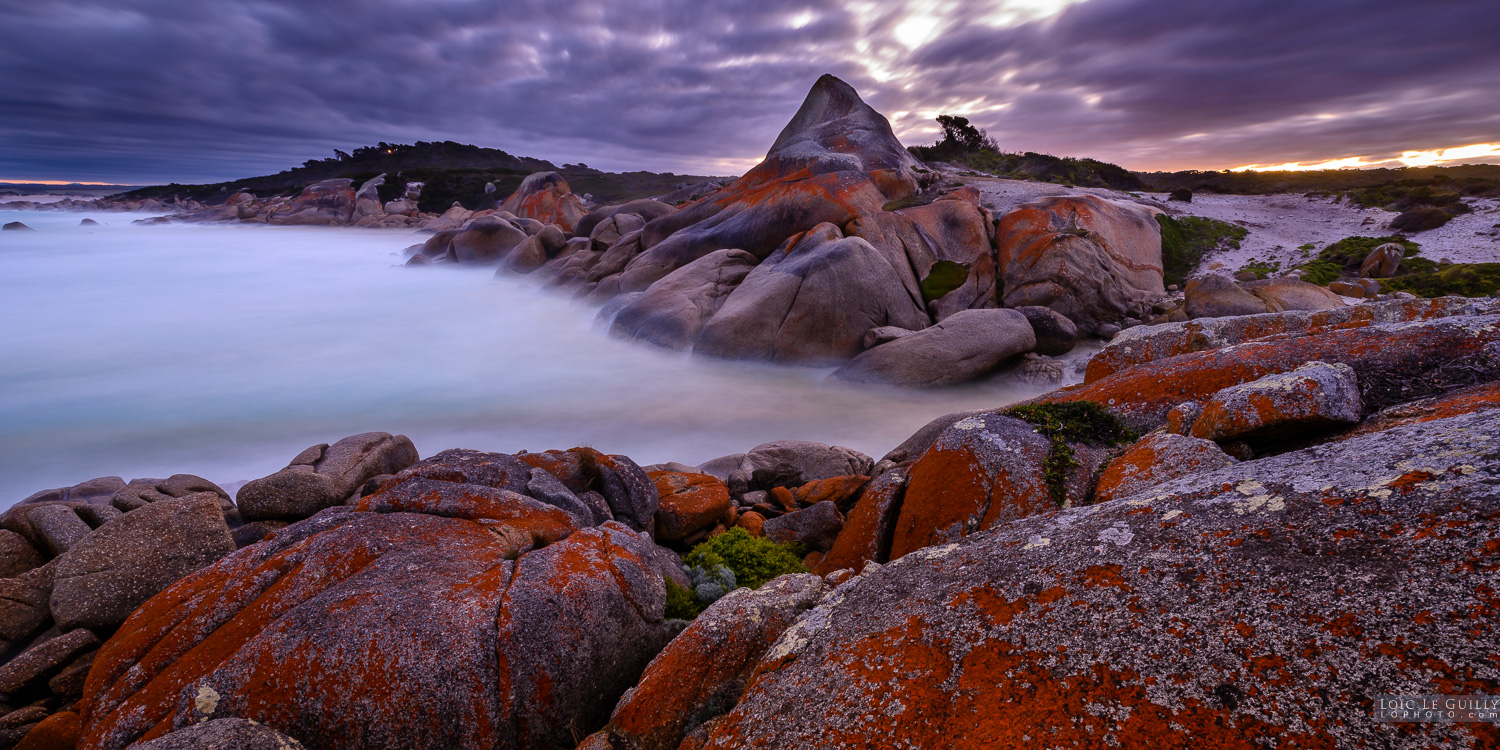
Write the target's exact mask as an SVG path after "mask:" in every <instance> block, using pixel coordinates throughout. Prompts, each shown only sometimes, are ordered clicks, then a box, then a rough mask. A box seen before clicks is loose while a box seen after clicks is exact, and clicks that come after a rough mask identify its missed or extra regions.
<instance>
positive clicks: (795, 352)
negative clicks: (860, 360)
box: [648, 224, 928, 362]
mask: <svg viewBox="0 0 1500 750" xmlns="http://www.w3.org/2000/svg"><path fill="white" fill-rule="evenodd" d="M648 294H649V291H648ZM927 323H928V317H927V314H926V312H925V311H924V310H923V309H922V304H921V299H920V297H919V298H916V299H913V297H912V296H911V294H910V292H909V290H908V289H906V288H905V287H903V286H902V285H901V283H900V282H899V276H898V275H897V274H896V267H895V266H893V265H892V264H891V262H890V259H889V258H888V257H887V256H886V255H885V254H884V253H882V252H880V251H879V250H877V249H876V248H874V247H873V246H871V245H870V243H868V242H866V241H864V240H862V239H859V238H857V237H844V236H843V233H842V232H840V231H839V229H838V227H836V226H834V225H832V224H820V225H818V226H816V227H813V228H812V229H811V230H809V231H808V232H806V233H804V234H800V235H795V236H793V237H792V238H790V239H788V240H787V242H786V245H785V247H783V248H782V249H780V250H778V251H776V252H774V253H772V254H771V256H770V257H768V258H766V259H765V261H763V262H762V263H761V264H760V265H758V266H756V267H755V268H754V269H753V270H752V271H750V273H749V274H748V275H746V276H745V279H744V281H743V282H741V283H740V285H739V287H737V288H736V289H735V290H734V291H733V292H731V293H730V294H729V298H728V299H727V300H725V301H724V303H723V306H722V307H721V308H720V309H719V312H718V313H717V314H715V315H714V316H713V317H712V318H710V319H709V321H708V323H707V324H705V325H704V327H703V331H702V333H701V335H700V336H699V339H698V345H697V347H696V349H695V350H696V351H698V352H700V353H703V354H709V355H713V356H718V357H730V358H739V359H765V360H770V361H773V362H830V361H839V360H844V359H847V358H849V357H852V356H854V355H855V354H858V353H859V351H860V349H861V348H862V346H863V341H864V335H865V332H866V331H868V330H870V329H871V328H875V327H878V326H887V325H893V326H898V327H900V328H908V329H917V328H925V327H926V326H927Z"/></svg>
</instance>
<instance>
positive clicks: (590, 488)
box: [516, 448, 659, 531]
mask: <svg viewBox="0 0 1500 750" xmlns="http://www.w3.org/2000/svg"><path fill="white" fill-rule="evenodd" d="M516 458H518V459H520V460H521V461H524V462H526V463H527V464H529V465H531V466H533V467H536V468H538V469H542V470H543V471H545V472H547V473H549V474H552V475H553V476H555V477H557V479H558V480H560V481H561V482H562V484H563V486H565V487H567V488H568V490H569V491H571V492H573V493H574V494H575V495H576V496H577V497H578V498H579V499H580V500H582V501H584V502H585V503H587V504H589V507H590V509H591V510H592V511H593V512H594V515H595V518H596V519H604V518H608V519H613V520H616V521H619V522H620V523H623V524H625V525H626V526H629V527H630V528H632V529H635V530H636V531H649V530H650V529H651V527H652V524H653V523H654V522H655V518H656V509H657V504H658V502H659V499H658V497H657V494H656V483H655V482H653V481H652V480H651V476H650V475H648V474H647V473H646V472H645V471H644V470H642V469H641V467H640V466H639V465H637V464H636V462H634V461H632V460H630V457H629V456H621V455H615V454H608V455H606V454H604V453H600V452H599V451H596V450H594V449H592V448H571V449H569V450H566V451H546V452H544V453H525V452H522V453H519V454H516ZM533 476H534V477H535V476H536V475H533Z"/></svg>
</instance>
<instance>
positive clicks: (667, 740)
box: [579, 574, 829, 750]
mask: <svg viewBox="0 0 1500 750" xmlns="http://www.w3.org/2000/svg"><path fill="white" fill-rule="evenodd" d="M828 588H829V587H828V586H827V584H825V583H823V581H822V580H821V579H819V578H818V577H817V576H811V575H807V574H800V575H787V576H781V577H780V578H777V579H775V580H772V581H771V582H770V583H767V584H766V585H764V586H762V587H760V588H759V589H755V590H753V591H752V590H750V589H747V588H739V589H735V590H734V591H731V592H729V593H728V594H726V595H725V596H724V597H723V598H721V599H719V600H718V601H715V602H714V603H713V604H711V605H709V607H708V609H705V610H704V611H703V612H702V613H700V614H699V615H698V617H697V618H696V619H694V620H693V623H692V624H691V625H689V626H688V627H687V629H686V630H684V631H682V633H681V635H678V636H677V637H676V638H674V639H673V640H672V643H671V644H670V645H668V646H667V647H666V648H665V649H663V650H662V652H661V654H659V655H658V656H657V657H656V658H655V659H654V660H652V662H651V665H650V666H649V667H647V668H646V671H645V673H644V674H642V675H641V681H640V683H639V684H637V685H636V686H635V687H634V688H632V689H631V690H630V692H628V693H626V694H625V697H624V698H622V699H621V700H620V705H618V706H616V707H615V710H614V714H613V715H612V716H611V717H610V721H609V724H608V725H607V726H606V727H605V728H604V729H603V730H601V731H600V732H598V733H596V734H594V735H593V736H591V737H589V738H588V739H587V740H585V741H584V743H583V744H582V745H580V746H579V747H580V748H581V750H676V748H677V747H678V745H679V744H681V743H682V740H683V738H684V737H685V736H686V735H687V734H688V733H689V732H692V731H693V730H695V729H698V728H699V727H701V726H702V725H703V724H704V723H705V722H707V721H709V720H711V719H714V718H716V717H717V716H719V715H720V714H723V713H724V712H726V711H727V710H728V709H729V708H731V707H732V706H734V703H735V701H737V700H739V698H740V695H741V694H742V693H744V690H745V684H746V682H747V681H748V680H749V677H750V673H751V671H752V670H753V669H754V668H755V665H756V663H757V662H759V661H760V659H761V657H762V656H764V655H765V653H766V651H767V650H768V649H770V648H771V645H772V644H773V643H775V642H776V639H777V638H779V637H781V634H782V633H783V632H785V631H786V629H787V627H789V626H790V625H791V624H792V623H793V622H794V621H795V620H796V619H797V617H798V616H799V615H801V614H802V613H803V612H805V611H807V610H808V609H809V608H811V607H812V606H813V605H815V604H817V603H818V602H819V601H820V600H821V599H822V597H823V596H825V595H826V594H827V591H828Z"/></svg>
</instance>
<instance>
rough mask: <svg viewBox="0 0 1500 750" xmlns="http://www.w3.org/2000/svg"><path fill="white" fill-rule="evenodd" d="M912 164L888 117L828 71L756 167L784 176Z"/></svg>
mask: <svg viewBox="0 0 1500 750" xmlns="http://www.w3.org/2000/svg"><path fill="white" fill-rule="evenodd" d="M914 166H917V161H916V159H914V158H913V157H912V155H911V154H910V153H908V152H907V150H906V147H905V146H902V145H901V141H899V140H897V139H896V134H895V133H893V132H892V131H891V123H890V121H889V120H887V119H885V116H884V115H882V114H880V113H879V112H876V111H875V110H874V109H873V108H871V107H870V105H868V104H865V102H864V100H863V99H861V98H859V92H857V91H855V90H854V87H853V86H850V85H849V84H847V83H845V82H844V81H842V80H840V79H838V78H837V77H835V76H833V75H827V74H825V75H824V76H823V77H821V78H819V79H818V80H817V82H816V83H814V84H813V86H812V89H811V90H809V91H808V92H807V98H806V99H804V100H803V102H802V107H801V108H800V109H798V110H797V114H796V115H794V116H793V117H792V120H791V122H788V123H787V125H786V127H785V128H783V129H782V131H781V135H779V136H777V138H776V142H775V143H773V144H771V150H770V151H769V152H767V153H766V159H765V161H764V162H762V164H761V167H757V169H756V171H761V169H762V168H770V169H772V170H774V171H775V172H776V173H777V174H780V175H786V174H790V173H792V172H795V171H797V170H799V169H802V168H810V169H811V172H812V173H814V174H817V173H821V172H833V171H841V170H848V169H855V170H862V171H873V170H877V169H900V168H903V167H904V168H910V167H914Z"/></svg>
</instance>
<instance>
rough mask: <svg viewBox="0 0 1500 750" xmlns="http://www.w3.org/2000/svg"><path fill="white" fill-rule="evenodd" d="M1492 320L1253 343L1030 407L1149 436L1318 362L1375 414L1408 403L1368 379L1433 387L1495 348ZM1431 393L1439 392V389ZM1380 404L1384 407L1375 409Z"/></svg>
mask: <svg viewBox="0 0 1500 750" xmlns="http://www.w3.org/2000/svg"><path fill="white" fill-rule="evenodd" d="M1497 320H1500V319H1497V318H1495V317H1493V316H1489V317H1482V316H1468V317H1452V318H1441V319H1436V320H1429V321H1418V322H1412V323H1391V324H1385V323H1381V324H1372V325H1369V326H1364V327H1359V328H1345V329H1339V330H1333V331H1327V332H1323V333H1320V334H1319V335H1315V336H1301V335H1296V336H1293V335H1287V336H1278V337H1270V338H1266V339H1258V340H1254V341H1249V342H1246V343H1242V344H1236V345H1233V346H1227V347H1223V348H1219V349H1213V350H1210V351H1200V352H1193V353H1189V354H1181V355H1178V356H1174V357H1167V358H1165V359H1160V360H1153V361H1150V362H1146V363H1143V364H1140V365H1136V366H1134V367H1130V368H1128V369H1124V370H1120V371H1118V372H1115V373H1113V374H1111V375H1109V376H1107V377H1103V378H1100V379H1098V380H1095V381H1093V382H1089V383H1085V384H1083V385H1079V386H1073V387H1069V388H1062V389H1059V390H1057V391H1053V392H1052V393H1049V394H1047V395H1045V396H1041V397H1039V398H1037V399H1034V402H1035V403H1056V402H1062V401H1075V400H1084V401H1093V402H1095V403H1099V404H1103V405H1104V406H1107V407H1109V409H1110V410H1111V411H1114V412H1115V413H1116V414H1118V415H1119V416H1120V417H1121V418H1122V419H1124V420H1125V421H1126V422H1127V423H1129V424H1130V425H1131V426H1132V427H1135V428H1137V429H1154V428H1156V427H1158V426H1160V425H1161V424H1162V423H1163V422H1164V421H1165V420H1166V414H1167V411H1168V410H1170V409H1171V408H1172V407H1174V406H1176V405H1177V404H1180V403H1183V402H1185V401H1200V402H1201V401H1205V400H1206V399H1208V397H1210V396H1212V395H1214V394H1215V393H1218V392H1219V391H1222V390H1224V389H1225V388H1228V387H1230V386H1235V385H1239V384H1241V383H1248V382H1250V381H1253V380H1256V379H1259V378H1261V377H1263V376H1265V375H1270V374H1274V373H1280V372H1288V371H1290V370H1293V369H1296V368H1297V367H1299V366H1301V365H1302V364H1304V363H1307V362H1312V361H1322V362H1329V363H1342V364H1346V365H1349V366H1350V367H1352V368H1354V370H1355V372H1356V374H1357V375H1359V377H1360V379H1361V386H1362V390H1363V391H1364V396H1365V399H1366V402H1367V403H1366V405H1367V407H1375V408H1378V407H1381V406H1384V405H1386V404H1387V403H1393V402H1396V401H1399V400H1409V398H1408V397H1407V396H1406V395H1405V393H1404V392H1403V393H1400V394H1396V395H1394V396H1387V395H1386V394H1383V393H1373V392H1372V390H1373V389H1372V388H1371V387H1369V386H1366V385H1365V383H1364V381H1365V380H1366V379H1371V378H1370V376H1376V378H1375V379H1379V380H1384V381H1389V382H1390V383H1393V384H1397V385H1400V386H1406V385H1410V384H1413V383H1420V382H1422V381H1423V379H1424V377H1426V376H1428V375H1429V374H1431V376H1433V378H1432V379H1434V380H1440V379H1441V378H1442V377H1444V371H1445V370H1446V369H1447V368H1448V366H1449V365H1450V364H1452V363H1455V362H1459V361H1465V360H1467V361H1473V360H1474V358H1475V357H1476V355H1480V354H1481V353H1482V352H1483V351H1484V350H1485V348H1486V347H1489V346H1491V345H1494V344H1496V343H1500V326H1496V325H1495V323H1496V322H1497ZM1372 380H1373V379H1372ZM1389 387H1393V388H1394V387H1395V385H1391V386H1389ZM1432 387H1439V388H1440V387H1441V383H1440V382H1439V383H1437V384H1435V385H1434V386H1432ZM1420 395H1425V394H1420ZM1372 396H1375V397H1376V398H1374V399H1372V398H1371V397H1372ZM1381 399H1388V400H1386V402H1385V403H1381ZM1372 401H1373V403H1372Z"/></svg>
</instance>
